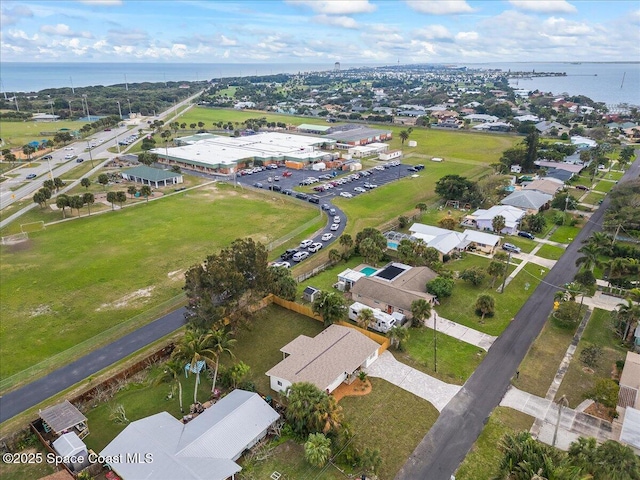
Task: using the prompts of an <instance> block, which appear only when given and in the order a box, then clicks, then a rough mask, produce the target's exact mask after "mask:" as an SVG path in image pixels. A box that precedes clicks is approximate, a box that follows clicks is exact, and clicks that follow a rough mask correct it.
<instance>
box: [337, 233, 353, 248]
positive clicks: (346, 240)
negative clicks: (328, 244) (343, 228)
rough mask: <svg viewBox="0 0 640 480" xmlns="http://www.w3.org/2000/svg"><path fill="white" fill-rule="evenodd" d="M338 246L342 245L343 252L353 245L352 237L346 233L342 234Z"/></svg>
mask: <svg viewBox="0 0 640 480" xmlns="http://www.w3.org/2000/svg"><path fill="white" fill-rule="evenodd" d="M339 243H340V246H341V247H344V250H345V252H346V251H348V250H349V249H350V248H351V247H352V246H353V238H351V235H349V234H348V233H346V234H344V235H342V236H341V237H340V240H339Z"/></svg>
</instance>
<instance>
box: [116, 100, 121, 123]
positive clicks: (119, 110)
mask: <svg viewBox="0 0 640 480" xmlns="http://www.w3.org/2000/svg"><path fill="white" fill-rule="evenodd" d="M116 103H117V104H118V113H119V114H120V120H122V109H121V108H120V101H119V100H116Z"/></svg>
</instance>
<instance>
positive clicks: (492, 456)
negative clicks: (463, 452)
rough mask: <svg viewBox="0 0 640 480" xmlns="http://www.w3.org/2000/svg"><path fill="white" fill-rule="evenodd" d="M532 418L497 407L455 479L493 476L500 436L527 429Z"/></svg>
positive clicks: (475, 478)
mask: <svg viewBox="0 0 640 480" xmlns="http://www.w3.org/2000/svg"><path fill="white" fill-rule="evenodd" d="M533 420H534V419H533V417H530V416H529V415H526V414H524V413H521V412H517V411H515V410H512V409H510V408H506V407H497V408H496V409H495V410H494V411H493V413H492V414H491V416H490V417H489V419H488V422H487V424H486V426H485V427H484V429H483V430H482V433H481V434H480V436H479V437H478V439H477V440H476V442H475V443H474V444H473V447H471V450H470V451H469V453H468V454H467V456H466V458H465V459H464V462H463V463H462V465H460V468H459V469H458V471H457V472H456V475H455V477H456V479H457V480H478V479H481V478H482V479H484V478H494V477H495V475H497V473H498V469H497V466H498V463H499V462H500V460H501V459H502V452H501V451H500V449H499V447H498V446H499V444H500V440H501V439H502V437H503V436H504V435H505V434H507V433H517V432H521V431H523V430H529V429H530V428H531V425H533Z"/></svg>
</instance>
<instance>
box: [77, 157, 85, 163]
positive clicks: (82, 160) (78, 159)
mask: <svg viewBox="0 0 640 480" xmlns="http://www.w3.org/2000/svg"><path fill="white" fill-rule="evenodd" d="M82 162H84V158H76V163H82Z"/></svg>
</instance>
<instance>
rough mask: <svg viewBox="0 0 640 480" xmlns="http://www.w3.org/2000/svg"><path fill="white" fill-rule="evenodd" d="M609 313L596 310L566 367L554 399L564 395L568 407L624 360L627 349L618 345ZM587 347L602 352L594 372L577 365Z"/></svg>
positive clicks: (579, 400)
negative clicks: (595, 347) (598, 379)
mask: <svg viewBox="0 0 640 480" xmlns="http://www.w3.org/2000/svg"><path fill="white" fill-rule="evenodd" d="M610 321H611V315H610V312H608V311H606V310H601V309H595V310H594V312H593V314H592V315H591V318H590V319H589V323H588V324H587V327H586V328H585V331H584V333H583V335H582V338H581V339H580V343H579V344H578V348H577V350H576V353H575V354H574V356H573V359H572V360H571V363H570V364H569V369H568V370H567V373H566V374H565V377H564V379H563V381H562V385H560V389H559V390H558V394H557V397H560V396H562V395H566V396H567V399H568V400H569V406H570V407H572V408H575V407H576V406H577V405H578V404H579V403H580V402H582V400H584V399H585V396H586V395H587V393H588V392H589V391H590V390H592V389H593V387H594V386H595V381H596V379H597V378H610V377H611V372H614V371H615V369H616V368H615V363H616V360H624V359H625V356H626V352H627V349H626V348H625V347H624V346H623V345H622V344H621V342H620V339H618V338H617V337H616V336H615V335H614V333H613V331H612V330H611V328H610V327H609V322H610ZM589 345H597V346H599V347H600V348H601V349H602V356H601V357H600V359H599V360H598V362H597V365H596V368H594V369H593V372H592V371H590V370H589V369H587V368H585V367H586V365H585V364H583V363H582V362H581V361H580V352H582V350H584V349H585V348H586V347H587V346H589Z"/></svg>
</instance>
